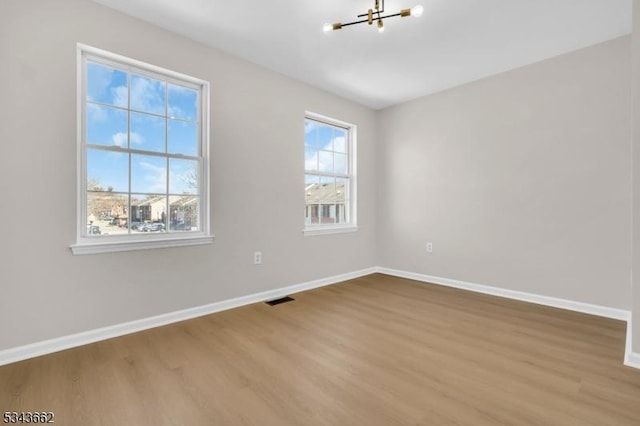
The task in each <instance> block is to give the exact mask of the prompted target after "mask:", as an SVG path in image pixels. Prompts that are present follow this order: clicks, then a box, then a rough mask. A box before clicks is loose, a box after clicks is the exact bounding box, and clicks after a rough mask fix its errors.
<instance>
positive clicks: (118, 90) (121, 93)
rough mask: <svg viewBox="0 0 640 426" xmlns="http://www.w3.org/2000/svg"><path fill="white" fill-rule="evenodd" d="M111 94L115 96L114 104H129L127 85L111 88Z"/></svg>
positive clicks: (124, 105) (123, 105)
mask: <svg viewBox="0 0 640 426" xmlns="http://www.w3.org/2000/svg"><path fill="white" fill-rule="evenodd" d="M111 96H112V97H113V103H114V105H118V106H122V107H126V106H127V105H129V100H128V96H129V93H128V91H127V87H126V86H118V87H113V88H111Z"/></svg>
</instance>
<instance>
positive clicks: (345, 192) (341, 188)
mask: <svg viewBox="0 0 640 426" xmlns="http://www.w3.org/2000/svg"><path fill="white" fill-rule="evenodd" d="M348 198H349V180H348V179H343V178H336V195H335V198H334V199H333V200H334V201H335V202H336V203H344V202H345V201H346V200H347V199H348Z"/></svg>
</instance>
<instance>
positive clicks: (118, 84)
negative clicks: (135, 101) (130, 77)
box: [87, 62, 128, 108]
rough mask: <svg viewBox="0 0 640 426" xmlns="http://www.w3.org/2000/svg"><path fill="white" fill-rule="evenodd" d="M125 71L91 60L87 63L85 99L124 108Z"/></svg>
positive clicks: (126, 92)
mask: <svg viewBox="0 0 640 426" xmlns="http://www.w3.org/2000/svg"><path fill="white" fill-rule="evenodd" d="M127 97H128V90H127V73H126V72H124V71H120V70H115V69H113V68H109V67H106V66H104V65H100V64H96V63H93V62H88V63H87V100H88V101H94V102H100V103H103V104H109V105H115V106H119V107H123V108H126V107H127V105H128V99H127Z"/></svg>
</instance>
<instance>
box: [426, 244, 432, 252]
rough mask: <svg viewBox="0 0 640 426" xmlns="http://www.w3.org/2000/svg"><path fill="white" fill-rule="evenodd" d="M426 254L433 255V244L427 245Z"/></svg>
mask: <svg viewBox="0 0 640 426" xmlns="http://www.w3.org/2000/svg"><path fill="white" fill-rule="evenodd" d="M427 253H433V243H431V242H429V243H427Z"/></svg>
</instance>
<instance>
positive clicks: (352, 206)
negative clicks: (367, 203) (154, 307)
mask: <svg viewBox="0 0 640 426" xmlns="http://www.w3.org/2000/svg"><path fill="white" fill-rule="evenodd" d="M304 119H305V121H306V120H307V119H308V120H313V121H317V122H320V123H321V124H327V125H329V126H334V127H339V128H341V129H344V130H346V132H347V139H348V140H347V155H348V160H347V167H348V171H347V174H346V175H338V174H335V173H329V172H321V171H312V170H307V169H306V167H305V169H304V174H305V175H309V174H310V175H316V176H329V177H341V178H346V179H348V181H349V202H348V204H347V205H345V209H346V213H345V220H346V223H344V224H333V223H329V224H317V225H316V224H307V223H306V220H305V217H304V216H303V221H305V225H304V228H303V230H302V232H303V234H304V235H305V236H312V235H327V234H341V233H349V232H356V231H357V230H358V214H357V207H358V201H357V200H358V197H357V179H356V176H357V174H356V170H357V167H356V166H357V161H356V160H357V149H356V148H357V138H356V136H357V127H356V125H355V124H351V123H347V122H345V121H341V120H337V119H335V118H331V117H327V116H325V115H321V114H317V113H314V112H310V111H305V113H304ZM303 149H304V139H303ZM304 203H305V204H304V207H305V211H306V197H305V201H304Z"/></svg>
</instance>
